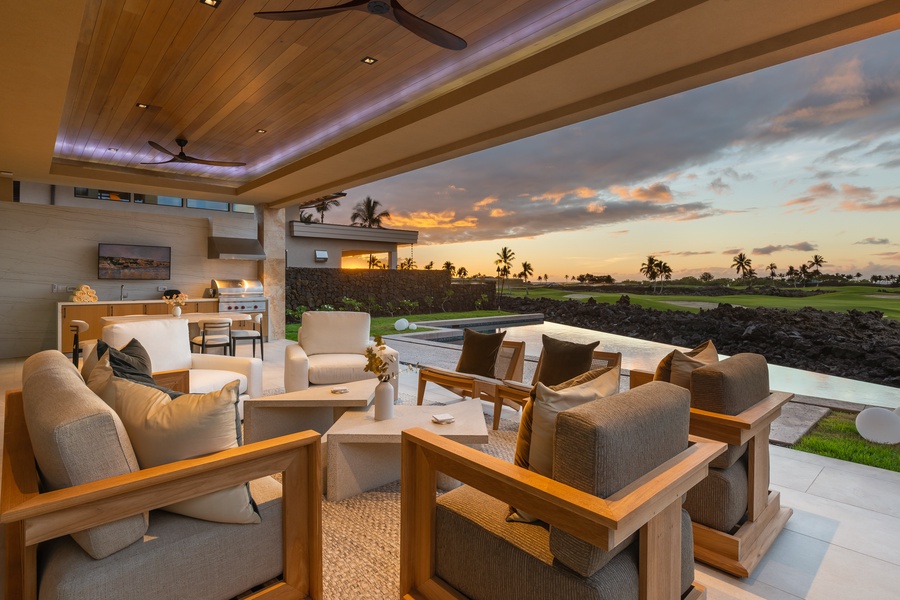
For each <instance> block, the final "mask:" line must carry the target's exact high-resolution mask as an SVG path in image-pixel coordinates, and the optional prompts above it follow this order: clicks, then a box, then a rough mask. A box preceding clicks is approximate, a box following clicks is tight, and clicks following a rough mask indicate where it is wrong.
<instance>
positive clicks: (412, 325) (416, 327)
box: [409, 323, 419, 331]
mask: <svg viewBox="0 0 900 600" xmlns="http://www.w3.org/2000/svg"><path fill="white" fill-rule="evenodd" d="M418 328H419V326H418V325H416V324H415V323H410V324H409V330H410V331H415V330H416V329H418Z"/></svg>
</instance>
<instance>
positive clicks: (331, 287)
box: [285, 267, 496, 316]
mask: <svg viewBox="0 0 900 600" xmlns="http://www.w3.org/2000/svg"><path fill="white" fill-rule="evenodd" d="M447 290H452V291H453V296H452V297H451V298H450V299H449V300H448V301H447V302H446V304H445V305H444V308H446V310H447V311H462V310H473V309H474V308H475V300H476V299H478V298H480V297H481V295H482V294H485V295H487V297H488V303H487V305H486V308H494V307H495V305H496V300H495V298H496V291H495V286H494V282H493V281H492V280H491V281H487V282H483V283H482V282H480V281H478V282H475V281H471V280H466V281H465V282H458V283H451V281H450V275H449V273H447V271H444V270H435V271H425V270H415V271H400V270H392V269H373V270H365V269H360V270H357V269H313V268H302V267H288V269H287V271H286V274H285V305H286V306H287V308H289V309H295V308H297V307H299V306H306V307H307V308H310V309H316V308H319V307H320V306H322V305H323V304H330V305H331V306H333V307H334V308H341V299H342V298H344V297H347V298H352V299H353V300H358V301H360V302H363V303H364V304H370V300H369V299H370V298H374V301H375V303H376V304H378V305H380V306H382V307H383V306H384V305H385V304H386V303H388V302H391V303H393V304H394V305H395V306H398V305H399V302H400V300H411V301H415V302H418V303H419V308H418V310H419V311H420V312H441V310H442V308H441V301H442V300H443V298H444V294H445V293H446V291H447ZM427 297H430V298H431V299H432V305H431V306H432V308H431V309H430V311H429V308H428V303H427V302H426V298H427ZM371 312H372V314H373V316H388V315H389V313H388V312H387V311H385V310H375V311H371ZM394 314H395V315H401V314H406V311H404V310H402V309H401V310H399V311H395V313H394Z"/></svg>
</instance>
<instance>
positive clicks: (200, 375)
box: [191, 369, 247, 394]
mask: <svg viewBox="0 0 900 600" xmlns="http://www.w3.org/2000/svg"><path fill="white" fill-rule="evenodd" d="M235 379H237V380H238V381H240V382H241V384H240V387H239V389H238V393H239V394H246V393H247V376H246V375H244V374H243V373H238V372H237V371H221V370H219V369H194V370H192V371H191V393H192V394H208V393H209V392H215V391H217V390H221V389H222V388H223V387H224V386H225V384H226V383H230V382H232V381H234V380H235Z"/></svg>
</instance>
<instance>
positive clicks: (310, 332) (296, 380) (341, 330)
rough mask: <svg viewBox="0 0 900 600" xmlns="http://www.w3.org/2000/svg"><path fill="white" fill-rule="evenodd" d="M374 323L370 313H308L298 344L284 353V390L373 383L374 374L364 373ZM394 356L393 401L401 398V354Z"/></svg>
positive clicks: (390, 349)
mask: <svg viewBox="0 0 900 600" xmlns="http://www.w3.org/2000/svg"><path fill="white" fill-rule="evenodd" d="M370 322H371V319H370V317H369V313H364V312H349V311H306V312H305V313H303V318H302V321H301V327H300V333H299V341H298V343H297V344H291V345H290V346H288V347H286V348H285V350H284V389H285V391H286V392H296V391H300V390H305V389H307V388H309V387H310V386H311V385H335V384H339V383H347V382H349V381H359V380H360V379H372V378H374V377H375V374H374V373H369V372H367V371H365V370H364V368H365V366H366V348H368V347H369V346H371V345H372V342H371V341H369V328H370ZM385 353H386V354H388V355H390V356H393V357H394V360H393V362H392V363H391V366H390V372H391V374H392V375H393V377H392V378H391V384H392V385H393V386H394V400H395V401H396V400H397V399H398V398H399V397H400V392H399V387H398V383H397V373H398V372H399V367H400V363H399V360H398V353H397V351H396V350H393V349H392V348H387V349H386V350H385Z"/></svg>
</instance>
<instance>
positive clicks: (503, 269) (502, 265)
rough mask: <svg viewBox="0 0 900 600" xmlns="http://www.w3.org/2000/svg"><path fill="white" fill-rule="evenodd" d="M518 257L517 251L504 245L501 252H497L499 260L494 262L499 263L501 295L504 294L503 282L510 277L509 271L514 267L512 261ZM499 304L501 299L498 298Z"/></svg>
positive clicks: (498, 275)
mask: <svg viewBox="0 0 900 600" xmlns="http://www.w3.org/2000/svg"><path fill="white" fill-rule="evenodd" d="M515 258H516V253H515V252H513V251H512V250H510V249H509V248H507V247H506V246H503V247H502V248H500V252H498V253H497V260H495V261H494V264H495V265H497V278H498V280H500V296H501V297H502V296H503V282H504V281H505V280H506V278H508V277H509V272H510V270H511V269H512V261H513V260H514V259H515ZM498 306H499V299H498Z"/></svg>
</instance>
